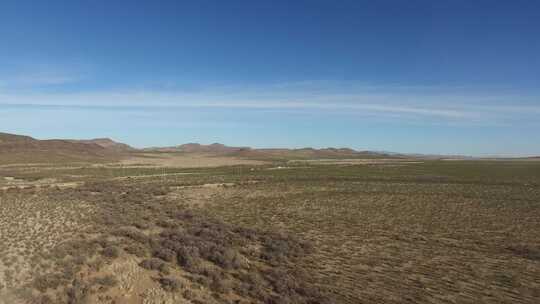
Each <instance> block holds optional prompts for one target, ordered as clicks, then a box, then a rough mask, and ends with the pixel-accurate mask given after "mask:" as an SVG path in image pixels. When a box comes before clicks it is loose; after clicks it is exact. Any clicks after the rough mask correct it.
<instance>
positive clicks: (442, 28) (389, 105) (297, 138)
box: [0, 0, 540, 155]
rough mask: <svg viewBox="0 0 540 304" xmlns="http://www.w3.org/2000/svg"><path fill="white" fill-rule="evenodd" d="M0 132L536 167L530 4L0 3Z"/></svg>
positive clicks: (538, 12)
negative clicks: (462, 157) (488, 159)
mask: <svg viewBox="0 0 540 304" xmlns="http://www.w3.org/2000/svg"><path fill="white" fill-rule="evenodd" d="M0 131H4V132H13V133H21V134H28V135H32V136H34V137H37V138H92V137H105V136H107V137H112V138H114V139H117V140H120V141H124V142H127V143H129V144H132V145H134V146H138V147H143V146H158V145H175V144H180V143H184V142H193V141H196V142H203V143H211V142H223V143H226V144H229V145H249V146H256V147H304V146H313V147H326V146H339V147H341V146H349V147H353V148H357V149H370V150H388V151H396V152H410V153H447V154H468V155H492V154H497V155H533V154H540V140H539V139H540V136H539V135H538V134H540V3H539V2H538V1H481V0H479V1H384V0H383V1H316V0H312V1H190V2H187V1H99V0H96V1H6V0H4V1H0Z"/></svg>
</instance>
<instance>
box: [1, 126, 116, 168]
mask: <svg viewBox="0 0 540 304" xmlns="http://www.w3.org/2000/svg"><path fill="white" fill-rule="evenodd" d="M119 157H120V155H119V153H118V152H116V151H113V150H111V149H107V148H104V147H102V146H100V145H98V144H96V143H84V142H77V141H71V140H60V139H49V140H39V139H35V138H32V137H29V136H23V135H15V134H8V133H0V163H1V164H13V163H56V162H87V161H88V162H95V161H111V160H115V159H118V158H119Z"/></svg>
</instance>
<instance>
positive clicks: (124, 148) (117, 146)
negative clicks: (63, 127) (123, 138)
mask: <svg viewBox="0 0 540 304" xmlns="http://www.w3.org/2000/svg"><path fill="white" fill-rule="evenodd" d="M70 141H71V142H79V143H83V144H96V145H98V146H101V147H103V148H105V149H108V150H111V151H117V152H129V151H135V150H136V149H135V148H133V147H131V146H130V145H127V144H124V143H121V142H117V141H114V140H112V139H110V138H94V139H81V140H70Z"/></svg>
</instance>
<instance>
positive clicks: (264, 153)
mask: <svg viewBox="0 0 540 304" xmlns="http://www.w3.org/2000/svg"><path fill="white" fill-rule="evenodd" d="M143 150H144V151H158V152H184V153H214V154H221V155H228V156H237V157H248V158H265V159H267V158H280V159H282V158H294V159H310V158H360V157H362V158H373V157H378V158H380V157H390V158H395V157H400V155H399V154H397V153H385V152H373V151H356V150H353V149H350V148H324V149H314V148H301V149H286V148H263V149H257V148H250V147H230V146H226V145H223V144H220V143H213V144H210V145H203V144H199V143H188V144H183V145H179V146H173V147H158V148H147V149H143Z"/></svg>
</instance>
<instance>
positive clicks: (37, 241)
mask: <svg viewBox="0 0 540 304" xmlns="http://www.w3.org/2000/svg"><path fill="white" fill-rule="evenodd" d="M0 175H1V176H2V178H3V180H2V181H0V187H2V189H3V190H2V192H0V238H1V241H2V242H1V243H0V282H1V285H0V303H537V300H538V298H540V163H539V162H532V161H531V162H525V161H520V162H518V161H506V162H503V161H452V162H445V161H423V162H411V163H398V164H396V163H394V162H392V163H384V162H380V163H366V164H354V163H353V164H350V163H338V164H324V165H321V164H314V163H302V162H299V163H298V162H295V163H292V164H291V163H276V164H268V165H257V166H255V165H241V166H226V167H217V168H172V167H166V168H140V167H125V166H86V165H80V164H77V165H69V166H67V165H62V166H60V165H55V166H35V167H17V166H9V167H2V168H0ZM6 177H7V178H6Z"/></svg>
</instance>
